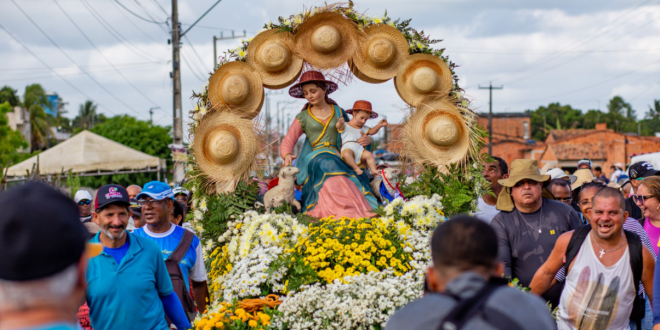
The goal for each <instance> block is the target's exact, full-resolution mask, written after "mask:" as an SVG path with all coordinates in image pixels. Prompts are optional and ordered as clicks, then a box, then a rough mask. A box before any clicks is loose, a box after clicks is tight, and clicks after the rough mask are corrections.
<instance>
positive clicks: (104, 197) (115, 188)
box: [94, 184, 131, 210]
mask: <svg viewBox="0 0 660 330" xmlns="http://www.w3.org/2000/svg"><path fill="white" fill-rule="evenodd" d="M114 203H119V204H124V205H128V206H130V205H131V201H130V200H129V199H128V191H126V188H124V187H122V186H120V185H118V184H106V185H105V186H103V187H101V188H99V190H98V191H97V192H96V198H94V210H100V209H102V208H104V207H106V206H108V205H110V204H114Z"/></svg>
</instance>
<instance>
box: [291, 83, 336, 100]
mask: <svg viewBox="0 0 660 330" xmlns="http://www.w3.org/2000/svg"><path fill="white" fill-rule="evenodd" d="M315 82H322V83H325V86H326V89H325V94H326V95H328V94H331V93H332V92H334V91H336V90H337V89H339V86H338V85H337V84H336V83H335V82H332V81H330V80H322V79H319V80H307V81H303V82H299V83H297V84H295V85H293V86H291V88H289V95H291V96H292V97H295V98H297V99H304V98H305V93H303V90H302V87H303V85H307V84H312V83H315Z"/></svg>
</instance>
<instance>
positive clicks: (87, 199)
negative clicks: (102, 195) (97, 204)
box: [73, 189, 92, 223]
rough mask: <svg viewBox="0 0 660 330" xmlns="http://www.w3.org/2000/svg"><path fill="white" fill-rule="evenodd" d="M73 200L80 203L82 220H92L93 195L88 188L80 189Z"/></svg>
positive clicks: (79, 208) (79, 209)
mask: <svg viewBox="0 0 660 330" xmlns="http://www.w3.org/2000/svg"><path fill="white" fill-rule="evenodd" d="M73 200H74V201H75V202H76V204H78V212H79V213H80V222H83V223H85V222H90V221H91V220H92V195H91V194H90V193H89V192H87V190H82V189H81V190H78V191H76V195H75V196H74V197H73Z"/></svg>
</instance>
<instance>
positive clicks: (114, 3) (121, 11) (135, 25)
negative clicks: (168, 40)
mask: <svg viewBox="0 0 660 330" xmlns="http://www.w3.org/2000/svg"><path fill="white" fill-rule="evenodd" d="M110 2H111V3H112V5H113V6H115V8H116V9H117V11H118V12H119V13H120V14H121V15H122V16H124V18H126V21H128V22H129V23H131V25H133V26H134V27H135V28H136V29H137V30H138V31H140V32H141V33H142V34H144V36H146V37H147V38H149V39H150V40H151V41H153V42H155V43H157V44H159V45H160V44H161V43H162V41H158V40H156V39H154V38H153V37H152V36H151V35H149V34H148V33H147V32H145V31H144V30H142V29H141V28H140V27H138V26H137V24H135V23H133V21H132V20H131V19H130V18H129V17H128V16H126V14H125V13H124V11H123V10H121V8H119V7H118V6H117V3H116V2H114V1H112V0H110Z"/></svg>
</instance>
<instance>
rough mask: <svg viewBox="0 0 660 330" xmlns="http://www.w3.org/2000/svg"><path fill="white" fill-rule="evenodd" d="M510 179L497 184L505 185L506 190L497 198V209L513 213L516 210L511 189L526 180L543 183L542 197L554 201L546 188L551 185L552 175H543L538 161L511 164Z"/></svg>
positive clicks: (522, 160)
mask: <svg viewBox="0 0 660 330" xmlns="http://www.w3.org/2000/svg"><path fill="white" fill-rule="evenodd" d="M509 173H510V174H509V177H508V178H506V179H502V180H497V182H498V183H499V184H501V185H503V186H504V187H505V188H504V189H502V191H501V192H500V195H499V196H497V204H496V205H495V208H497V209H498V210H500V211H506V212H511V211H513V209H514V208H515V204H514V203H513V198H512V197H511V189H510V188H512V187H513V186H515V185H516V183H518V182H520V181H522V180H524V179H529V180H534V181H536V182H543V189H542V193H541V197H543V198H549V199H554V198H553V197H552V194H550V192H548V190H547V189H545V186H547V185H548V183H550V175H544V174H541V173H540V171H539V163H538V161H536V159H516V160H514V161H513V162H511V170H510V172H509Z"/></svg>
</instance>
